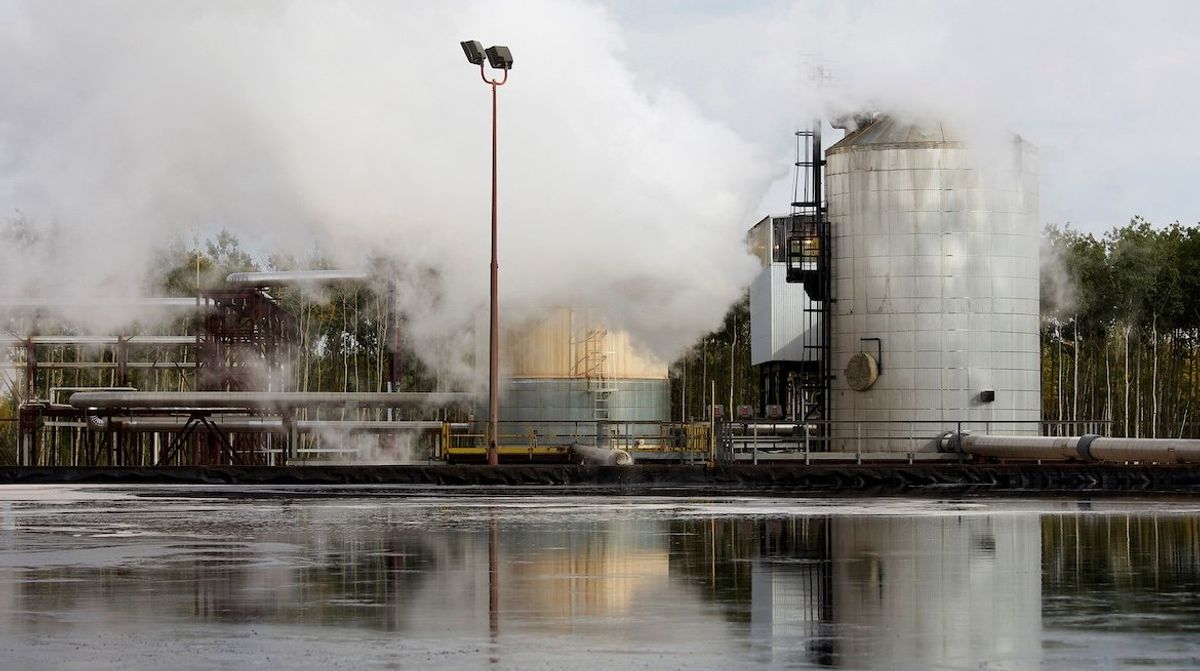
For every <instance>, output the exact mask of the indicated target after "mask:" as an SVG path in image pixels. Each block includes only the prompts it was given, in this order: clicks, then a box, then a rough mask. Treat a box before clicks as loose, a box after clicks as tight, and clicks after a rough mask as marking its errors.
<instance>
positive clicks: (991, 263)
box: [826, 127, 1040, 451]
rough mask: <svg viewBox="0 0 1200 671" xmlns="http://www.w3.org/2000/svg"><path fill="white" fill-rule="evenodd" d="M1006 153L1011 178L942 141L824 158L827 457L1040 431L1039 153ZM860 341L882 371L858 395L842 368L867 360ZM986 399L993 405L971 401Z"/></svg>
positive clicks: (858, 145) (844, 149)
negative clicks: (987, 393) (829, 238)
mask: <svg viewBox="0 0 1200 671" xmlns="http://www.w3.org/2000/svg"><path fill="white" fill-rule="evenodd" d="M937 132H938V133H942V131H941V130H940V127H939V129H938V131H937ZM904 135H905V137H912V136H919V135H921V133H920V132H916V131H912V132H907V133H905V134H904ZM942 136H943V137H944V133H942ZM851 137H853V136H848V139H850V138H851ZM1011 149H1012V155H1011V156H1009V157H1006V159H1008V160H1006V161H1005V165H1006V166H1013V165H1015V166H1017V169H1015V170H1011V171H1008V170H996V169H988V170H985V169H980V166H978V165H977V164H976V163H975V156H974V155H973V154H972V153H971V152H970V151H969V150H968V149H966V148H964V147H963V146H961V145H960V144H959V143H957V142H951V141H946V140H944V139H943V140H942V141H938V142H928V143H925V144H922V143H920V142H914V141H911V140H910V141H908V144H900V145H897V144H882V145H876V144H871V143H870V142H863V141H861V138H859V141H856V142H851V143H848V144H847V143H845V141H843V143H839V144H838V145H835V147H833V148H831V149H830V151H829V153H828V155H827V167H826V171H827V173H826V174H827V177H826V181H827V183H828V184H830V188H829V190H828V198H829V201H828V203H829V218H830V222H831V224H832V228H833V236H834V239H833V244H832V253H833V257H834V260H833V282H834V292H835V293H834V297H835V299H836V302H835V303H834V305H833V319H834V323H833V328H832V331H833V342H832V344H831V345H832V347H831V357H832V368H833V372H834V374H835V376H836V378H835V380H834V381H833V383H832V402H831V405H832V408H831V413H832V419H833V420H835V421H836V422H838V424H837V425H835V429H834V439H835V440H834V444H833V446H832V449H835V450H849V451H854V450H855V449H861V450H863V451H909V450H917V451H927V450H932V449H935V445H934V441H935V439H936V437H937V436H938V435H939V434H940V433H941V432H942V431H946V430H952V429H956V428H957V427H958V424H959V422H962V423H963V428H971V429H974V430H984V429H987V430H990V431H991V432H993V433H1007V434H1031V433H1037V431H1038V427H1037V420H1038V419H1039V418H1040V398H1039V397H1040V394H1039V389H1040V375H1039V359H1038V339H1037V334H1038V310H1039V294H1038V279H1039V277H1038V272H1039V270H1038V249H1039V241H1040V235H1039V230H1038V226H1037V179H1036V174H1037V173H1036V169H1037V168H1036V152H1035V150H1033V148H1032V147H1030V146H1029V145H1028V144H1026V143H1024V142H1022V141H1019V140H1016V141H1014V143H1013V144H1012V147H1011ZM864 338H880V339H881V340H882V344H881V346H880V350H881V354H882V357H881V364H882V365H881V369H882V370H881V373H880V376H879V379H878V381H877V382H876V383H875V384H874V386H872V387H871V388H870V389H868V390H866V391H862V392H859V391H854V390H852V389H850V388H849V387H848V386H847V384H846V382H845V380H844V379H843V377H844V376H843V374H842V369H843V368H844V367H845V364H846V362H847V361H848V360H849V358H850V357H851V356H853V355H854V354H856V353H858V352H860V351H866V352H871V353H874V352H875V348H876V345H875V343H874V342H873V341H866V340H863V339H864ZM985 389H991V390H995V392H996V398H995V401H993V402H991V403H984V402H981V401H980V399H979V394H980V392H981V391H983V390H985ZM926 422H928V423H926Z"/></svg>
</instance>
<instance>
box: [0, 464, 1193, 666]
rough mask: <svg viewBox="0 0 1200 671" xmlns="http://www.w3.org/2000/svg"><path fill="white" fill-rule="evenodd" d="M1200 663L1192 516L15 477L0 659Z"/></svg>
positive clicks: (987, 504)
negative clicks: (85, 483) (46, 483)
mask: <svg viewBox="0 0 1200 671" xmlns="http://www.w3.org/2000/svg"><path fill="white" fill-rule="evenodd" d="M821 666H833V667H838V668H850V669H870V668H901V669H979V668H984V669H1028V668H1064V669H1073V668H1081V667H1092V668H1099V669H1104V668H1124V667H1152V668H1194V667H1197V666H1200V502H1194V501H1149V500H1130V499H1119V500H1099V501H1092V502H1086V501H1062V500H1048V501H1036V500H1029V499H1020V500H996V499H966V500H946V501H935V500H929V499H884V498H876V499H794V498H793V499H787V498H784V499H765V498H652V497H629V498H624V497H608V498H598V497H570V496H562V497H544V496H471V497H463V496H456V495H453V494H447V493H438V492H429V491H425V492H413V491H407V492H400V491H397V490H390V489H362V488H357V489H352V490H336V489H334V490H331V489H328V488H323V489H319V490H318V489H304V488H291V489H256V490H246V489H239V490H227V489H225V490H223V489H218V488H203V487H175V488H171V487H159V488H120V487H5V488H0V668H3V669H88V670H89V671H95V670H98V669H122V670H133V669H164V668H165V669H172V670H182V669H213V668H218V669H224V668H228V669H241V668H270V669H307V668H322V669H359V668H396V669H408V668H421V669H428V668H479V667H491V668H513V669H537V668H548V669H549V668H554V669H557V668H572V669H584V668H606V669H616V668H645V669H660V668H697V669H700V668H704V669H730V668H811V667H821Z"/></svg>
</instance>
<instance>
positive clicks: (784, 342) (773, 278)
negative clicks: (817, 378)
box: [750, 263, 819, 366]
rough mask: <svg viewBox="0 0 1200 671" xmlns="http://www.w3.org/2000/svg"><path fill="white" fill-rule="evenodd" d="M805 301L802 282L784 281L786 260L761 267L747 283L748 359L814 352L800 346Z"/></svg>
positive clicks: (764, 359) (783, 358)
mask: <svg viewBox="0 0 1200 671" xmlns="http://www.w3.org/2000/svg"><path fill="white" fill-rule="evenodd" d="M809 304H810V301H809V299H808V294H806V293H804V285H802V284H796V283H792V284H789V283H788V281H787V265H786V264H783V263H771V264H769V265H768V266H766V267H765V268H763V269H762V271H761V272H760V273H759V274H758V277H756V278H755V279H754V281H753V282H752V283H751V284H750V363H752V364H753V365H755V366H757V365H759V364H762V363H765V362H768V361H805V360H811V359H812V358H813V357H814V356H815V355H816V353H815V352H814V351H807V352H806V351H805V349H804V331H805V325H806V324H807V321H808V320H807V318H806V317H807V315H806V314H805V312H804V310H805V308H808V307H809ZM815 328H818V329H819V326H818V327H815ZM813 342H819V341H817V340H814V341H813Z"/></svg>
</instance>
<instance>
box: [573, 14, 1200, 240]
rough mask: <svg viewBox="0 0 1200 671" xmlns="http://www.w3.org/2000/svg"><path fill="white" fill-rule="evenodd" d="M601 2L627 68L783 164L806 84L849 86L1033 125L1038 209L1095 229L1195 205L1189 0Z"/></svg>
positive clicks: (1029, 128) (780, 193)
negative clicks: (811, 72) (619, 36)
mask: <svg viewBox="0 0 1200 671" xmlns="http://www.w3.org/2000/svg"><path fill="white" fill-rule="evenodd" d="M603 4H604V5H605V6H606V7H607V8H608V10H609V11H610V12H611V14H612V16H613V17H614V19H615V21H616V22H617V23H618V24H619V25H620V26H621V27H622V33H623V35H624V37H625V44H626V50H625V52H624V57H625V59H626V61H627V63H628V64H629V67H630V68H631V69H632V70H633V71H634V72H636V73H638V75H639V76H641V77H643V78H645V80H646V81H647V82H653V83H654V84H655V85H661V86H668V87H673V88H677V89H678V90H680V91H682V92H684V93H685V94H686V95H688V96H689V97H690V98H691V99H692V100H694V101H695V103H696V104H697V105H698V106H700V107H701V109H703V110H704V112H705V113H707V114H710V115H712V116H714V117H715V118H717V119H719V120H720V121H722V122H723V123H726V124H728V125H729V126H730V127H731V128H733V129H735V130H736V131H737V132H738V133H740V134H741V135H742V136H743V137H745V138H747V139H748V140H750V141H751V142H754V143H756V144H758V145H760V146H762V147H764V148H765V150H766V151H768V152H769V151H772V150H774V151H775V152H776V154H775V155H776V156H777V157H778V158H779V160H781V161H782V162H784V163H786V162H787V160H788V159H789V158H790V154H789V153H788V152H790V151H791V147H790V140H791V138H790V137H788V135H787V128H788V126H789V125H795V124H797V123H801V122H802V121H803V120H804V119H806V118H807V112H808V107H809V103H810V101H814V102H815V101H817V100H818V99H830V100H845V101H847V102H850V103H854V102H858V101H861V102H868V103H873V106H875V107H877V108H887V107H889V106H895V107H898V108H901V109H904V110H907V111H911V112H913V113H925V114H928V115H931V116H935V117H942V118H947V119H948V120H950V121H956V122H961V123H964V124H967V125H971V124H983V125H990V126H992V127H994V128H1005V129H1009V130H1011V131H1013V132H1017V133H1019V134H1021V135H1022V136H1024V137H1026V138H1027V139H1029V140H1030V141H1032V142H1034V143H1035V144H1037V145H1038V146H1039V148H1040V150H1041V158H1042V185H1041V186H1042V192H1041V195H1042V218H1043V220H1044V221H1047V222H1050V221H1053V222H1057V223H1064V222H1071V223H1073V224H1074V225H1075V226H1077V227H1079V228H1081V229H1084V230H1089V231H1097V232H1099V231H1104V230H1108V229H1109V228H1111V227H1112V226H1114V225H1119V224H1122V223H1124V222H1126V221H1128V219H1129V218H1130V217H1131V216H1133V215H1134V214H1141V215H1143V216H1145V217H1147V218H1149V219H1151V220H1152V221H1154V222H1158V223H1165V222H1171V221H1175V220H1179V221H1181V222H1183V223H1188V224H1195V223H1197V222H1200V187H1198V185H1200V124H1197V123H1196V122H1195V120H1194V116H1195V114H1196V112H1197V110H1198V109H1200V46H1197V44H1198V43H1197V39H1198V36H1200V2H1194V1H1190V0H1176V1H1163V0H1150V1H1147V2H1116V1H1104V2H1094V1H1086V2H1085V1H1077V2H1062V1H1053V0H1051V1H1038V2H1031V1H1026V0H1015V1H1014V0H1003V1H997V2H981V1H972V2H949V1H947V2H937V1H929V0H904V1H893V2H880V1H871V0H859V1H849V0H838V1H836V2H825V1H822V0H745V1H742V2H722V1H719V0H699V1H688V0H660V1H658V2H644V1H639V0H603ZM808 56H813V57H816V58H819V59H821V60H822V61H823V62H825V63H827V65H828V68H829V70H830V71H831V72H832V75H833V82H832V84H829V85H827V86H826V87H825V88H826V90H824V91H814V90H812V89H811V88H809V87H808V86H807V85H806V83H805V82H804V77H803V70H804V68H805V62H806V60H807V59H806V57H808ZM580 67H581V68H586V58H581V63H580ZM823 101H824V100H821V102H823ZM785 168H786V166H785ZM782 182H789V180H788V179H787V178H784V179H783V180H782V181H781V183H780V184H776V188H775V189H774V190H773V192H772V195H771V196H768V197H767V198H766V199H764V201H763V204H762V205H760V208H759V209H760V210H763V209H768V210H769V209H772V207H774V208H775V209H781V210H782V209H786V203H783V202H781V203H778V204H776V205H774V206H772V205H771V202H772V201H773V200H778V199H779V198H783V199H786V197H787V188H780V187H781V184H782ZM789 183H790V182H789Z"/></svg>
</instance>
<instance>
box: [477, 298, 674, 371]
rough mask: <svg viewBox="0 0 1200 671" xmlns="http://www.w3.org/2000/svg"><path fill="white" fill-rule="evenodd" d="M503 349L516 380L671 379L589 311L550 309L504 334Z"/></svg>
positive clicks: (622, 334) (654, 359)
mask: <svg viewBox="0 0 1200 671" xmlns="http://www.w3.org/2000/svg"><path fill="white" fill-rule="evenodd" d="M501 345H502V347H503V352H502V360H503V361H504V364H505V372H506V373H507V374H508V375H510V376H512V377H513V378H558V379H563V378H606V379H625V380H631V379H643V380H644V379H649V380H665V379H666V378H667V365H666V364H665V363H663V362H662V361H660V360H659V359H658V358H657V357H655V356H653V355H652V354H650V353H648V352H644V351H642V350H640V349H638V348H637V347H636V346H635V345H634V344H633V342H632V340H631V339H630V337H629V334H628V333H626V332H624V331H619V330H613V329H608V328H606V327H605V325H604V321H603V319H602V318H601V317H600V316H599V315H598V314H596V313H595V312H593V311H591V310H576V309H571V308H551V309H549V310H547V311H546V312H545V314H544V315H543V316H541V317H539V318H537V319H533V320H529V321H527V322H525V323H523V324H520V325H515V326H514V327H513V328H511V329H508V330H506V332H505V334H504V337H503V339H502V340H501Z"/></svg>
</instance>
